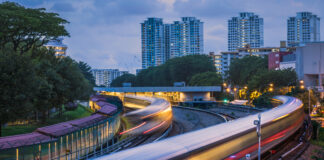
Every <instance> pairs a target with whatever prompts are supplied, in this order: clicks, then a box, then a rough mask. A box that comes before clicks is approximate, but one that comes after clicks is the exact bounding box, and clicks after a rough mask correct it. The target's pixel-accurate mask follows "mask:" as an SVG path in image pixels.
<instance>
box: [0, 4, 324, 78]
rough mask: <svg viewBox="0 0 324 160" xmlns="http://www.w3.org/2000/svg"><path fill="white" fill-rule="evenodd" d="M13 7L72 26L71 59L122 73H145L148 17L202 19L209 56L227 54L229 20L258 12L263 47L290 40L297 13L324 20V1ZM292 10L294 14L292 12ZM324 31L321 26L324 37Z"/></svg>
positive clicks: (69, 29)
mask: <svg viewBox="0 0 324 160" xmlns="http://www.w3.org/2000/svg"><path fill="white" fill-rule="evenodd" d="M1 2H3V0H2V1H1ZM14 2H18V3H20V4H22V5H26V6H27V7H33V8H40V7H43V8H46V9H48V10H49V11H50V12H57V13H59V14H60V15H61V16H62V17H63V18H65V19H67V20H68V21H70V24H69V25H67V29H68V31H69V32H70V33H71V37H70V38H65V40H64V43H65V44H67V45H68V50H67V55H68V56H71V57H72V58H74V59H76V60H81V61H84V62H87V63H88V64H89V65H90V66H91V67H92V68H118V69H120V70H129V71H130V72H132V73H135V70H136V69H137V68H141V45H140V41H141V37H140V34H141V33H140V25H139V23H141V22H142V21H143V20H145V19H146V18H147V17H161V18H163V19H164V22H165V23H172V22H173V21H174V20H175V19H177V18H179V17H186V16H193V17H197V18H198V19H200V20H201V21H203V22H204V29H205V31H204V46H205V47H204V53H205V54H208V52H210V51H214V52H215V53H219V52H220V51H226V50H227V20H228V19H230V18H231V17H233V16H236V15H237V14H238V13H240V12H253V13H255V14H257V15H259V16H260V17H262V18H263V19H264V46H278V44H279V41H280V40H287V19H288V18H289V17H292V16H295V15H296V13H297V12H303V11H308V12H312V13H313V14H315V15H317V16H318V17H320V18H322V17H324V11H323V10H321V8H320V6H323V5H324V2H323V1H319V0H314V1H311V2H310V1H293V0H291V1H276V3H273V2H268V1H249V2H246V1H242V0H237V1H230V2H229V1H217V2H216V1H210V0H204V1H190V0H179V1H177V0H170V1H168V0H157V1H144V0H143V1H136V2H134V1H109V2H106V1H99V0H97V1H85V0H81V1H69V2H66V1H63V0H57V1H49V0H42V1H41V0H32V1H23V0H14ZM243 2H244V3H243ZM287 6H290V8H289V9H287ZM188 7H189V8H190V9H188ZM274 9H275V10H281V12H276V11H275V10H274ZM323 26H324V25H323V21H322V22H321V30H322V31H323V29H322V28H323ZM323 37H324V35H323V34H322V35H321V39H322V40H323V39H324V38H323Z"/></svg>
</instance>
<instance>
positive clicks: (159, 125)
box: [143, 121, 166, 134]
mask: <svg viewBox="0 0 324 160" xmlns="http://www.w3.org/2000/svg"><path fill="white" fill-rule="evenodd" d="M165 122H166V121H163V122H162V123H160V124H158V125H157V126H155V127H153V128H151V129H149V130H147V131H145V132H143V134H146V133H148V132H151V131H152V130H154V129H156V128H159V127H161V126H162V125H163V124H164V123H165Z"/></svg>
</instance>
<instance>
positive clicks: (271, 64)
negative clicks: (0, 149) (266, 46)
mask: <svg viewBox="0 0 324 160" xmlns="http://www.w3.org/2000/svg"><path fill="white" fill-rule="evenodd" d="M288 54H292V52H271V53H269V55H268V69H276V70H277V69H280V62H282V61H283V57H284V56H285V55H288Z"/></svg>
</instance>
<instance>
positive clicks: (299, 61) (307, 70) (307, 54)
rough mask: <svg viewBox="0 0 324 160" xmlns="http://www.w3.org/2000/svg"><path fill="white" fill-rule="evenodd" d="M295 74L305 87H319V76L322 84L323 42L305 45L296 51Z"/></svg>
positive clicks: (323, 72) (323, 68)
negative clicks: (303, 82)
mask: <svg viewBox="0 0 324 160" xmlns="http://www.w3.org/2000/svg"><path fill="white" fill-rule="evenodd" d="M296 72H297V75H298V79H303V80H304V81H305V84H306V86H319V84H318V81H319V75H321V77H322V78H321V79H322V83H323V75H324V42H314V43H307V44H306V45H305V46H302V47H298V48H297V49H296Z"/></svg>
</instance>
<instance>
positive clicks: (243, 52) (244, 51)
mask: <svg viewBox="0 0 324 160" xmlns="http://www.w3.org/2000/svg"><path fill="white" fill-rule="evenodd" d="M295 50H296V48H295V47H287V46H286V42H285V41H280V47H259V48H250V47H245V48H238V49H237V51H238V52H239V54H240V56H241V57H244V56H247V55H253V56H261V57H264V56H266V55H268V54H269V53H272V52H294V51H295Z"/></svg>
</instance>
